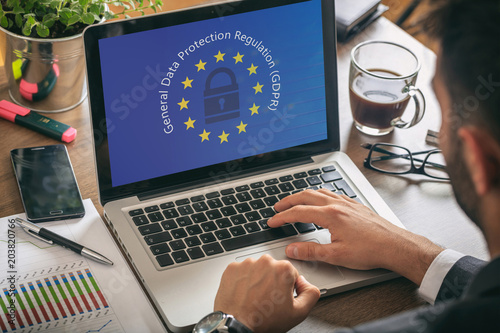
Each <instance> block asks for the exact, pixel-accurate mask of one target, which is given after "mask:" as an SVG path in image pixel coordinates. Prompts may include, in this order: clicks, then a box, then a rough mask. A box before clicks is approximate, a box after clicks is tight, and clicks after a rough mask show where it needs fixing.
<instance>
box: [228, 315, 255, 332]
mask: <svg viewBox="0 0 500 333" xmlns="http://www.w3.org/2000/svg"><path fill="white" fill-rule="evenodd" d="M226 326H227V330H228V331H229V333H253V331H252V330H251V329H249V328H248V327H246V326H245V325H243V324H242V323H240V322H239V321H238V320H237V319H236V318H234V317H233V316H231V317H229V318H228V319H227V322H226Z"/></svg>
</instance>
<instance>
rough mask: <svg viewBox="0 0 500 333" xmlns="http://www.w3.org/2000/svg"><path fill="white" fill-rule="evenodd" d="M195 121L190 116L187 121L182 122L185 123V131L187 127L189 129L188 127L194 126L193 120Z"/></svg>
mask: <svg viewBox="0 0 500 333" xmlns="http://www.w3.org/2000/svg"><path fill="white" fill-rule="evenodd" d="M195 121H196V120H192V119H191V117H189V120H188V121H186V122H185V123H184V124H186V126H187V127H186V131H187V130H188V129H190V128H194V122H195Z"/></svg>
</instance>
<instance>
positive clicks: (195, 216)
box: [191, 213, 208, 223]
mask: <svg viewBox="0 0 500 333" xmlns="http://www.w3.org/2000/svg"><path fill="white" fill-rule="evenodd" d="M191 220H193V222H194V223H201V222H205V221H208V219H207V217H206V215H205V214H203V213H198V214H193V215H191Z"/></svg>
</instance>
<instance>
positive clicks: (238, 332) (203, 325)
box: [193, 311, 253, 333]
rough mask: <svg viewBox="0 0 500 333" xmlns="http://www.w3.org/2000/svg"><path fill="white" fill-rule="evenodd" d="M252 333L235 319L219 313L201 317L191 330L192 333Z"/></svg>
mask: <svg viewBox="0 0 500 333" xmlns="http://www.w3.org/2000/svg"><path fill="white" fill-rule="evenodd" d="M212 332H213V333H219V332H220V333H253V332H252V330H251V329H249V328H248V327H246V326H245V325H243V324H242V323H240V322H239V321H238V320H236V318H234V317H233V316H231V315H228V314H226V313H224V312H221V311H215V312H212V313H210V314H208V315H206V316H205V317H203V318H202V319H201V320H200V321H199V322H198V324H196V326H195V327H194V328H193V333H212Z"/></svg>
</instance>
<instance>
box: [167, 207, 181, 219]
mask: <svg viewBox="0 0 500 333" xmlns="http://www.w3.org/2000/svg"><path fill="white" fill-rule="evenodd" d="M163 215H165V218H166V219H173V218H174V217H178V216H179V213H178V212H177V210H176V209H175V208H168V209H165V210H164V211H163Z"/></svg>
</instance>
